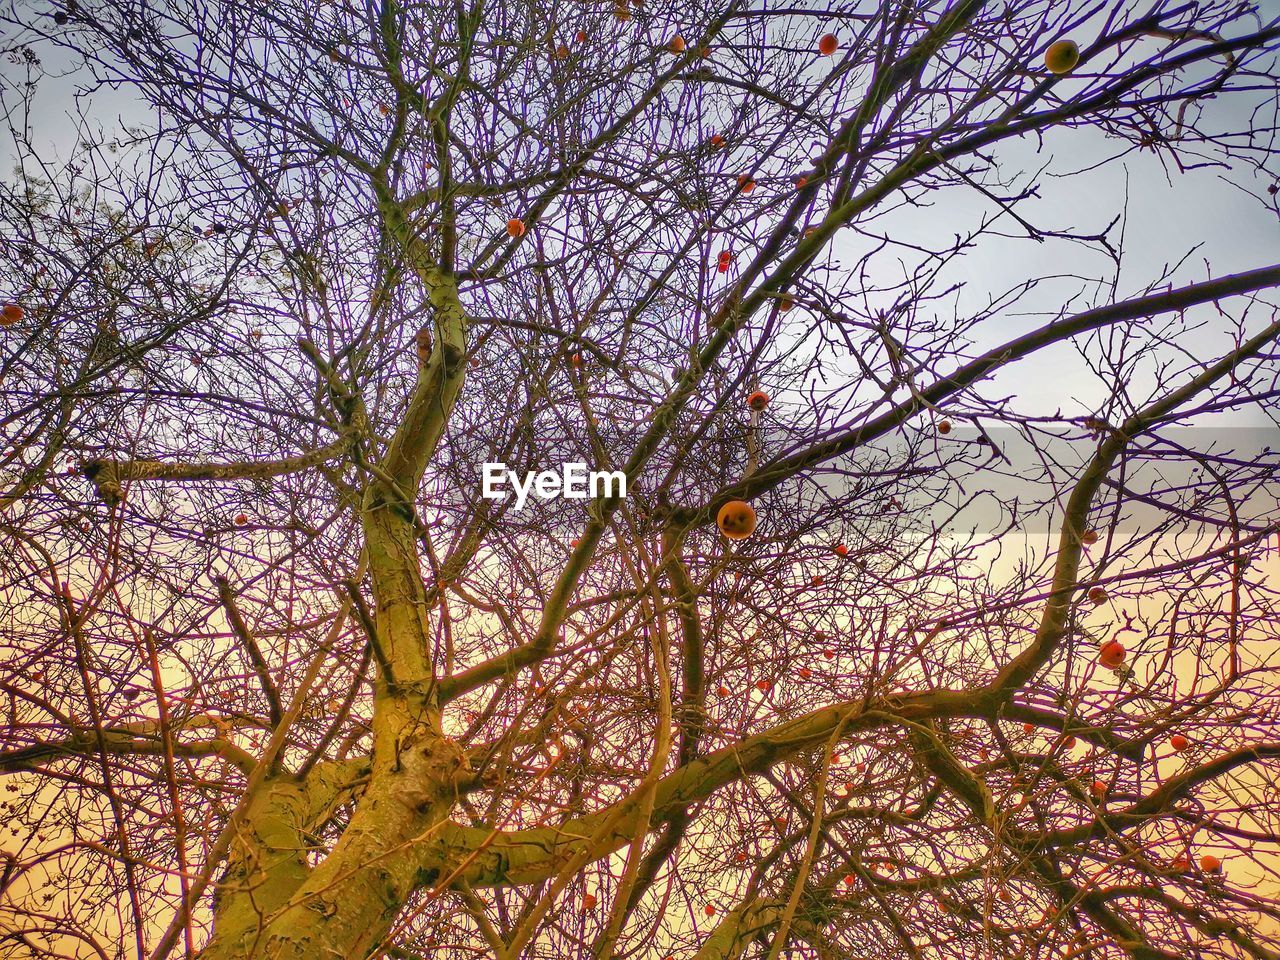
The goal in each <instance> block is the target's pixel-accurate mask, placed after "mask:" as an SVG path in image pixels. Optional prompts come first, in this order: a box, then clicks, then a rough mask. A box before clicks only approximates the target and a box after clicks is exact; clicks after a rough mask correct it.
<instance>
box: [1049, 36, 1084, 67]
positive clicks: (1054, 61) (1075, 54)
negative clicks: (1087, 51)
mask: <svg viewBox="0 0 1280 960" xmlns="http://www.w3.org/2000/svg"><path fill="white" fill-rule="evenodd" d="M1079 62H1080V48H1079V47H1078V46H1076V42H1075V41H1074V40H1055V41H1054V42H1053V43H1051V44H1049V49H1048V50H1046V51H1045V52H1044V65H1045V66H1046V67H1047V68H1048V69H1049V72H1050V73H1057V74H1063V73H1070V72H1071V71H1072V70H1074V69H1075V67H1076V64H1077V63H1079Z"/></svg>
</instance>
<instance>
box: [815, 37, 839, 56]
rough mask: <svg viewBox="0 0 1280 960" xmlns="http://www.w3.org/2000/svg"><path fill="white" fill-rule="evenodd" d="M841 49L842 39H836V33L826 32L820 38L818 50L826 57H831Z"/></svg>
mask: <svg viewBox="0 0 1280 960" xmlns="http://www.w3.org/2000/svg"><path fill="white" fill-rule="evenodd" d="M839 49H840V41H839V40H837V39H836V35H835V34H834V33H824V34H823V35H822V36H821V37H820V38H819V39H818V52H819V53H820V54H822V55H823V56H824V57H829V56H831V55H832V54H833V53H835V52H836V51H837V50H839Z"/></svg>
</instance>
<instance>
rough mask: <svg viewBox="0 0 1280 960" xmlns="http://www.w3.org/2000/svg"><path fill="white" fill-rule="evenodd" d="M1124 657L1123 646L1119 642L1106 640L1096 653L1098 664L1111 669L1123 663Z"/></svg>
mask: <svg viewBox="0 0 1280 960" xmlns="http://www.w3.org/2000/svg"><path fill="white" fill-rule="evenodd" d="M1124 655H1125V649H1124V644H1122V643H1121V642H1120V641H1119V640H1108V641H1107V642H1106V643H1104V644H1103V645H1102V649H1101V650H1099V651H1098V662H1099V663H1101V664H1102V665H1103V666H1104V667H1107V668H1108V669H1111V668H1114V667H1118V666H1120V664H1122V663H1124Z"/></svg>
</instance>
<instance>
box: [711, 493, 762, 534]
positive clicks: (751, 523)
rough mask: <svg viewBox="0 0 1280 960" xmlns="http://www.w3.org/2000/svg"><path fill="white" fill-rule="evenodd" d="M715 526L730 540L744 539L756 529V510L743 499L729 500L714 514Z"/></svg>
mask: <svg viewBox="0 0 1280 960" xmlns="http://www.w3.org/2000/svg"><path fill="white" fill-rule="evenodd" d="M716 526H718V527H719V528H720V532H721V533H723V534H724V535H725V536H726V537H728V538H729V539H730V540H745V539H746V538H747V537H749V536H751V534H752V533H754V532H755V529H756V511H755V508H754V507H752V506H751V504H749V503H747V502H746V501H745V500H730V501H729V502H728V503H726V504H725V505H724V506H723V507H721V508H720V512H719V513H717V514H716Z"/></svg>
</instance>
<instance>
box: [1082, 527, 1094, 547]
mask: <svg viewBox="0 0 1280 960" xmlns="http://www.w3.org/2000/svg"><path fill="white" fill-rule="evenodd" d="M1080 542H1081V543H1083V544H1084V545H1085V546H1086V547H1091V546H1093V545H1094V544H1095V543H1097V542H1098V531H1097V530H1086V531H1085V532H1084V533H1082V534H1080Z"/></svg>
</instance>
